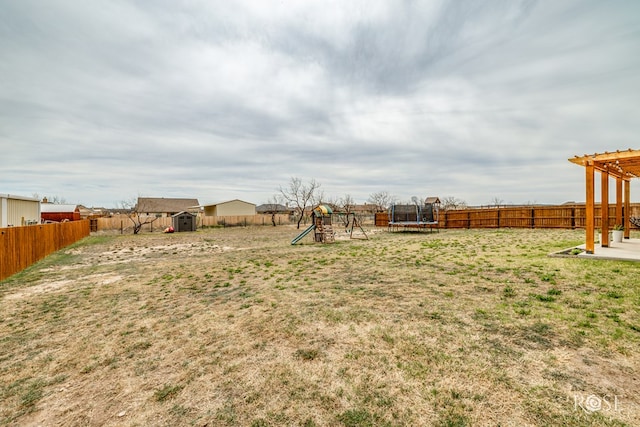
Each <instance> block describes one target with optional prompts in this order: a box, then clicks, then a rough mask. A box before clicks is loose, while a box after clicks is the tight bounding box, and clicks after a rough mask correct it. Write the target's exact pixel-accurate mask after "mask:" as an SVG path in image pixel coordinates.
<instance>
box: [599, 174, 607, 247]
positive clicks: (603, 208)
mask: <svg viewBox="0 0 640 427" xmlns="http://www.w3.org/2000/svg"><path fill="white" fill-rule="evenodd" d="M600 178H601V179H600V190H601V192H602V195H601V199H600V200H601V202H600V218H601V219H602V221H601V230H602V233H601V234H600V246H602V247H603V248H607V247H609V172H602V173H600Z"/></svg>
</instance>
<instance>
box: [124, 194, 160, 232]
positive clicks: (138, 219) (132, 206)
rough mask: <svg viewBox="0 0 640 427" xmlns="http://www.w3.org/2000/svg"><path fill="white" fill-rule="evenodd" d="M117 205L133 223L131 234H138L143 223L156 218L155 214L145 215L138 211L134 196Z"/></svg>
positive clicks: (149, 222)
mask: <svg viewBox="0 0 640 427" xmlns="http://www.w3.org/2000/svg"><path fill="white" fill-rule="evenodd" d="M119 205H120V206H118V207H119V208H121V209H122V210H124V211H125V214H126V215H127V217H128V218H129V219H130V220H131V222H132V223H133V234H138V233H139V232H140V230H142V226H143V225H145V224H153V222H154V221H155V220H157V219H158V218H157V217H156V216H151V215H146V214H143V213H142V212H140V211H139V210H138V200H137V199H135V198H134V199H130V200H123V201H121V202H120V203H119Z"/></svg>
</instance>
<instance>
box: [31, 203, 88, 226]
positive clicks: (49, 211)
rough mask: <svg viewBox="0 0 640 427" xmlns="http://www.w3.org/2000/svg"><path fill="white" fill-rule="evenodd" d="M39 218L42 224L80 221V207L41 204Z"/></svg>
mask: <svg viewBox="0 0 640 427" xmlns="http://www.w3.org/2000/svg"><path fill="white" fill-rule="evenodd" d="M40 218H41V219H42V222H62V221H79V220H80V219H81V218H80V207H79V206H78V205H68V204H65V205H58V204H54V203H42V204H41V205H40Z"/></svg>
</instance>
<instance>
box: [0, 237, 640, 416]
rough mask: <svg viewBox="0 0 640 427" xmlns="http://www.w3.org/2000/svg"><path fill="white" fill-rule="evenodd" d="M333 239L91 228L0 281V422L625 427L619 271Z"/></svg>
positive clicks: (521, 253)
mask: <svg viewBox="0 0 640 427" xmlns="http://www.w3.org/2000/svg"><path fill="white" fill-rule="evenodd" d="M338 232H339V233H338V236H337V239H336V243H334V244H330V245H321V244H314V243H312V242H311V239H310V238H305V240H304V241H303V244H302V245H296V246H291V245H290V243H289V242H290V241H291V239H292V238H293V237H295V236H296V235H297V234H298V233H299V230H296V229H294V228H292V227H277V228H271V227H263V228H236V229H212V230H204V231H198V232H196V233H175V234H168V235H164V234H161V233H155V234H146V235H139V236H132V235H128V236H119V235H111V236H107V235H95V236H92V237H90V238H88V239H85V240H84V241H82V242H80V243H79V244H76V245H73V246H71V247H69V248H67V249H65V250H63V251H60V252H58V253H56V254H54V255H52V256H51V257H48V258H47V259H45V260H43V261H42V262H41V263H39V264H37V265H35V266H33V267H31V268H29V269H28V270H26V271H25V272H23V273H21V274H19V275H16V276H14V277H12V278H10V279H9V280H6V281H4V282H2V283H0V313H2V316H1V317H0V343H1V344H2V345H1V346H0V376H1V378H2V383H1V387H2V388H1V389H0V425H20V426H23V425H26V426H40V425H43V426H45V425H46V426H68V425H74V426H103V425H107V426H108V425H112V426H135V425H166V426H176V425H185V426H190V425H199V426H204V425H208V426H213V425H216V426H218V425H221V426H225V425H228V426H232V425H233V426H235V425H247V426H268V425H272V426H280V425H300V426H334V425H337V426H340V425H344V426H370V425H389V426H396V425H406V426H413V425H435V426H438V425H440V426H445V425H460V426H463V425H518V426H538V425H569V426H585V425H593V426H600V425H609V426H624V425H628V426H634V425H640V399H639V398H638V396H640V375H639V373H640V367H639V358H638V351H637V350H638V346H639V343H640V337H639V335H640V334H639V333H638V331H639V330H640V316H639V314H638V311H639V308H640V306H639V304H640V289H639V287H640V284H639V283H638V282H637V266H636V265H635V264H631V263H621V262H608V261H595V262H594V261H589V260H578V259H575V258H549V257H547V254H548V253H550V252H553V251H554V250H558V249H562V248H564V247H570V246H572V245H573V244H575V243H576V242H577V241H579V240H580V239H581V238H582V236H581V235H580V234H579V232H571V231H544V230H535V231H531V230H517V231H516V230H498V231H495V230H484V231H474V230H471V231H467V230H465V231H460V232H442V233H433V234H430V233H387V232H386V231H384V230H367V232H368V235H369V237H370V239H369V240H350V239H348V236H347V235H346V234H345V233H344V232H343V231H342V230H338Z"/></svg>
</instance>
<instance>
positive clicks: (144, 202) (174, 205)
mask: <svg viewBox="0 0 640 427" xmlns="http://www.w3.org/2000/svg"><path fill="white" fill-rule="evenodd" d="M135 210H136V212H138V213H141V214H145V215H149V216H156V217H159V218H160V217H170V216H173V215H175V214H177V213H180V212H190V213H193V214H197V213H198V212H199V211H200V206H199V203H198V199H172V198H164V197H138V203H137V204H136V207H135Z"/></svg>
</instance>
